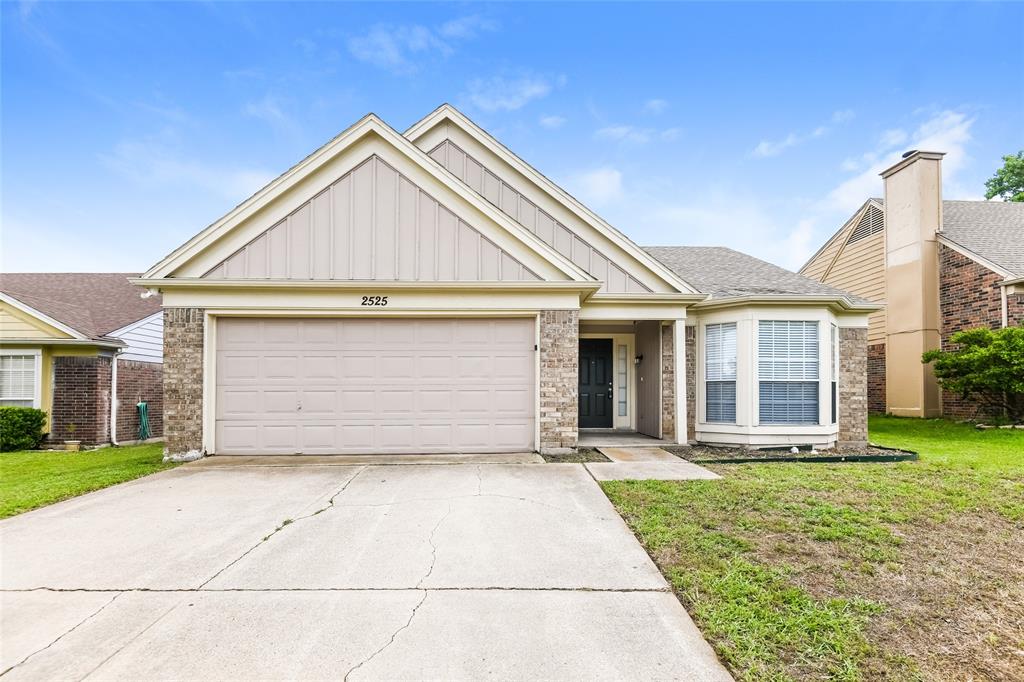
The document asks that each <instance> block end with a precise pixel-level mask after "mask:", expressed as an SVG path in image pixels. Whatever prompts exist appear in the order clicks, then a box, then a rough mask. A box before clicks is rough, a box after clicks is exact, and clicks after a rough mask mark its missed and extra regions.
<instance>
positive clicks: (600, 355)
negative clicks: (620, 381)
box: [579, 339, 612, 429]
mask: <svg viewBox="0 0 1024 682" xmlns="http://www.w3.org/2000/svg"><path fill="white" fill-rule="evenodd" d="M579 396H580V428H581V429H599V428H611V427H612V341H611V339H580V392H579Z"/></svg>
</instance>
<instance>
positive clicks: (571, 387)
mask: <svg viewBox="0 0 1024 682" xmlns="http://www.w3.org/2000/svg"><path fill="white" fill-rule="evenodd" d="M579 326H580V325H579V311H577V310H542V311H541V313H540V415H539V418H540V450H541V452H559V451H565V450H568V449H572V448H575V447H576V446H577V444H578V441H579V351H580V348H579V345H580V342H579Z"/></svg>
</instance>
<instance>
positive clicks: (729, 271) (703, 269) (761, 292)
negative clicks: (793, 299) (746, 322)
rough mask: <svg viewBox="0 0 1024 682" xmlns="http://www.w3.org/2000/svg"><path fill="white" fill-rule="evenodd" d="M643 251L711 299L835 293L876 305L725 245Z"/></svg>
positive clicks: (669, 247)
mask: <svg viewBox="0 0 1024 682" xmlns="http://www.w3.org/2000/svg"><path fill="white" fill-rule="evenodd" d="M643 248H644V250H645V251H647V252H648V253H649V254H651V255H652V256H654V257H655V258H657V259H658V260H660V261H661V262H662V263H664V264H665V265H667V266H668V267H669V268H671V269H672V271H673V272H675V273H676V274H677V275H679V276H680V277H682V278H683V279H684V280H686V281H687V282H689V283H690V284H691V285H693V286H694V287H696V288H697V289H698V290H699V291H700V292H701V293H705V294H710V295H711V298H712V299H716V298H733V297H737V296H834V297H836V298H845V299H847V300H848V301H850V302H851V303H853V304H856V305H875V304H873V303H871V302H870V301H868V300H866V299H863V298H860V297H859V296H855V295H853V294H851V293H848V292H845V291H842V290H840V289H836V288H835V287H830V286H828V285H825V284H822V283H821V282H816V281H815V280H813V279H810V278H809V277H804V276H803V275H798V274H796V273H795V272H790V271H789V270H786V269H785V268H780V267H779V266H777V265H772V264H771V263H768V262H766V261H763V260H761V259H760V258H754V257H753V256H748V255H747V254H745V253H740V252H739V251H734V250H733V249H729V248H726V247H724V246H645V247H643Z"/></svg>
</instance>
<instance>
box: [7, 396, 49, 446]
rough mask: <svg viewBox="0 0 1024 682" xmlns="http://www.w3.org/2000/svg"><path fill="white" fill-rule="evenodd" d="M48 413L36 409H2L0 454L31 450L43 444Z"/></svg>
mask: <svg viewBox="0 0 1024 682" xmlns="http://www.w3.org/2000/svg"><path fill="white" fill-rule="evenodd" d="M45 425H46V413H45V412H43V411H42V410H37V409H36V408H34V407H0V452H9V451H11V450H31V449H32V448H37V447H39V444H40V443H42V442H43V438H44V437H45V435H46V434H45V433H43V426H45Z"/></svg>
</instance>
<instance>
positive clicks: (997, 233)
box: [942, 201, 1024, 277]
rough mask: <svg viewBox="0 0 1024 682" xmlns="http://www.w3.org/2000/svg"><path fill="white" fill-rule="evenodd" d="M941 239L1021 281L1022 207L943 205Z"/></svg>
mask: <svg viewBox="0 0 1024 682" xmlns="http://www.w3.org/2000/svg"><path fill="white" fill-rule="evenodd" d="M942 235H943V236H944V237H945V238H946V239H949V240H950V241H952V242H955V243H957V244H959V245H960V246H962V247H964V248H965V249H968V250H969V251H973V252H974V253H976V254H978V255H979V256H981V257H982V258H985V259H986V260H989V261H991V262H993V263H995V264H996V265H998V266H1000V267H1002V268H1004V269H1005V270H1007V271H1008V272H1010V273H1012V274H1013V275H1014V276H1016V277H1024V203H1022V202H1011V201H943V202H942Z"/></svg>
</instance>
